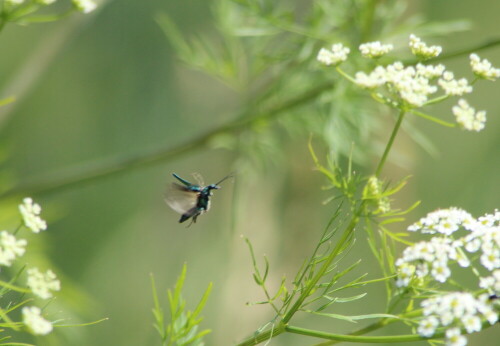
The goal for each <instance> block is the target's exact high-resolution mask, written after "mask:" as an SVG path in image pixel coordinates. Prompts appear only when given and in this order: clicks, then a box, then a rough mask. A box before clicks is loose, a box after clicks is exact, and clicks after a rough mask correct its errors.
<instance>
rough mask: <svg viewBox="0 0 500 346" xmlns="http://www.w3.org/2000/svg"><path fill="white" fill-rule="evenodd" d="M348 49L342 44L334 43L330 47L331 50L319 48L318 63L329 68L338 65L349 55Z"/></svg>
mask: <svg viewBox="0 0 500 346" xmlns="http://www.w3.org/2000/svg"><path fill="white" fill-rule="evenodd" d="M349 52H350V49H349V48H347V47H344V45H342V43H336V44H334V45H333V46H332V49H331V50H328V49H325V48H321V49H320V51H319V52H318V57H317V59H318V61H319V62H321V63H323V64H325V65H327V66H329V65H338V64H340V63H341V62H343V61H346V60H347V56H348V55H349Z"/></svg>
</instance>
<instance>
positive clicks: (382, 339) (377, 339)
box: [285, 326, 444, 344]
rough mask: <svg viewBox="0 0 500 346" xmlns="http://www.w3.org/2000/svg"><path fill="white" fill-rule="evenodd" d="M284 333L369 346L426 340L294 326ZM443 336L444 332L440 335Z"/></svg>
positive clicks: (410, 336) (413, 336)
mask: <svg viewBox="0 0 500 346" xmlns="http://www.w3.org/2000/svg"><path fill="white" fill-rule="evenodd" d="M285 331H286V332H289V333H294V334H301V335H307V336H312V337H316V338H322V339H329V340H335V341H347V342H359V343H361V342H363V343H370V344H386V343H395V342H413V341H421V340H428V338H425V337H423V336H420V335H418V334H417V335H415V334H410V335H395V336H392V335H387V336H357V335H344V334H333V333H325V332H321V331H317V330H312V329H306V328H300V327H294V326H286V327H285ZM440 334H443V335H444V332H442V333H440ZM443 335H439V334H436V335H434V336H433V339H436V338H440V337H443Z"/></svg>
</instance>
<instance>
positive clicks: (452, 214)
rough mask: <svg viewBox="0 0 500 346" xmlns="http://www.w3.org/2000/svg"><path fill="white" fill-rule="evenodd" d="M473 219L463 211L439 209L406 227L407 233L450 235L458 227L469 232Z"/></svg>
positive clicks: (452, 208)
mask: <svg viewBox="0 0 500 346" xmlns="http://www.w3.org/2000/svg"><path fill="white" fill-rule="evenodd" d="M474 221H475V220H474V218H473V217H472V215H471V214H469V213H468V212H466V211H465V210H463V209H459V208H454V207H451V208H449V209H439V210H436V211H433V212H432V213H429V214H427V216H425V217H423V218H421V219H420V220H419V221H418V222H415V223H414V224H413V225H410V226H409V227H408V231H410V232H417V231H420V232H421V233H424V234H436V233H441V234H444V235H450V234H452V233H453V232H455V231H457V230H458V229H459V228H460V226H463V227H464V228H465V229H467V230H471V229H472V228H471V227H472V224H473V223H474Z"/></svg>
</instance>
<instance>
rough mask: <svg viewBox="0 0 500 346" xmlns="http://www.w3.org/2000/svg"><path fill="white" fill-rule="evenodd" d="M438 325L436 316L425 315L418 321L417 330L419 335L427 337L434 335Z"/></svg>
mask: <svg viewBox="0 0 500 346" xmlns="http://www.w3.org/2000/svg"><path fill="white" fill-rule="evenodd" d="M438 325H439V321H438V319H437V318H436V317H434V316H431V317H427V318H425V319H423V320H421V321H420V324H419V325H418V329H417V332H418V334H419V335H421V336H424V337H426V338H429V337H431V336H433V335H434V332H435V331H436V328H437V326H438Z"/></svg>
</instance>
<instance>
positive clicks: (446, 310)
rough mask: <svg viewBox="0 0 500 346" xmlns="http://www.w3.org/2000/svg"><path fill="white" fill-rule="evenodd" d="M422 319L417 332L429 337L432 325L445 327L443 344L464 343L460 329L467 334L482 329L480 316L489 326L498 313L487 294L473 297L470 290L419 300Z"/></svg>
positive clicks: (432, 333) (434, 328)
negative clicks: (444, 341)
mask: <svg viewBox="0 0 500 346" xmlns="http://www.w3.org/2000/svg"><path fill="white" fill-rule="evenodd" d="M421 306H422V308H423V314H424V316H425V317H424V318H423V319H422V320H421V321H420V324H419V326H418V329H417V331H418V333H419V334H420V335H421V336H424V337H432V336H433V335H434V333H435V332H436V328H438V327H440V326H442V327H447V330H446V339H447V340H446V341H447V342H446V344H447V345H454V346H455V345H466V344H467V339H466V338H465V337H464V336H462V335H461V332H460V330H461V328H464V329H465V330H466V332H467V333H468V334H470V333H474V332H479V331H481V329H482V322H481V321H482V318H485V319H486V320H487V321H488V322H489V323H490V324H491V325H493V324H495V323H496V322H497V321H498V314H497V313H496V312H495V309H494V308H493V303H492V302H491V301H490V300H489V297H488V295H487V294H483V295H481V296H480V297H478V298H476V297H474V296H473V295H472V294H470V293H462V292H455V293H449V294H445V295H439V296H435V297H432V298H429V299H426V300H424V301H422V303H421Z"/></svg>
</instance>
